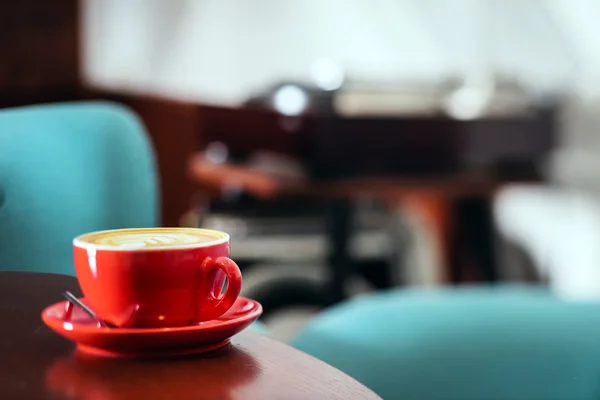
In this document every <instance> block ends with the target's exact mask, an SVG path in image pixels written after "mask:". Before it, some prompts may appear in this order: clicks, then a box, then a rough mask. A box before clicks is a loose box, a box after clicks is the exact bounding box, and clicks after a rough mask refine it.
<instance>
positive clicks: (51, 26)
mask: <svg viewBox="0 0 600 400" xmlns="http://www.w3.org/2000/svg"><path fill="white" fill-rule="evenodd" d="M599 13H600V3H598V2H596V1H593V0H576V1H572V0H530V1H527V2H524V1H517V0H510V1H501V0H418V1H417V0H377V1H362V0H286V1H277V0H255V1H252V2H248V1H244V0H229V1H217V0H169V1H166V0H118V1H117V0H79V1H77V0H60V1H54V2H45V1H39V0H38V1H35V0H23V1H19V2H1V3H0V31H1V32H2V34H1V35H0V107H3V108H7V107H15V106H23V105H30V104H40V103H50V102H59V101H80V100H108V101H115V102H119V103H122V104H125V105H127V106H128V107H130V108H131V109H132V110H133V111H134V112H135V113H136V114H137V115H138V116H139V117H140V119H141V121H142V122H143V124H144V126H145V127H146V129H147V131H148V134H149V136H150V138H151V142H152V144H153V147H154V151H155V154H156V161H157V164H158V173H159V187H160V207H161V208H160V216H161V219H160V223H161V224H162V225H165V226H197V227H208V228H215V229H221V230H225V231H227V232H229V233H230V234H231V235H232V258H234V259H235V260H236V261H237V262H238V263H239V264H240V266H241V267H242V268H243V272H244V279H245V287H244V293H245V294H246V295H248V296H251V297H254V298H256V299H258V300H259V301H261V303H262V304H263V305H264V307H265V314H264V318H263V320H264V322H265V323H266V324H267V326H268V328H269V329H270V330H271V332H272V334H273V335H274V336H275V337H278V338H281V339H283V340H288V339H289V338H291V337H293V336H294V335H295V334H296V333H297V332H298V331H299V330H300V329H301V328H302V326H304V324H305V323H306V322H307V321H309V320H310V319H311V318H313V316H314V315H315V314H317V313H319V311H321V310H323V309H324V308H326V307H329V306H331V305H335V304H337V303H340V302H341V301H343V300H345V299H348V298H352V297H355V296H360V295H361V294H364V293H368V292H373V291H376V290H383V289H387V288H392V287H414V286H418V287H423V288H431V287H440V286H449V285H466V284H473V283H474V282H477V283H483V284H493V283H498V282H515V281H516V282H528V283H531V282H533V283H536V284H542V285H547V286H548V287H549V288H551V289H552V290H553V291H554V292H555V293H557V294H558V295H560V296H562V297H564V298H568V299H573V300H581V299H595V298H598V297H600V269H599V268H598V264H599V262H600V212H599V208H598V206H599V204H600V203H599V201H600V179H598V178H599V177H600V157H599V156H600V136H599V135H597V132H596V131H597V126H598V120H599V119H600V117H599V116H598V115H600V114H599V113H598V112H597V110H598V107H599V102H600V51H598V46H597V43H596V42H597V41H596V40H595V38H597V37H598V36H599V35H600V26H599V25H598V24H597V23H596V20H595V16H596V15H598V14H599Z"/></svg>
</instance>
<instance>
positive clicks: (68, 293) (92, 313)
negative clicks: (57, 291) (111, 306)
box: [63, 290, 107, 326]
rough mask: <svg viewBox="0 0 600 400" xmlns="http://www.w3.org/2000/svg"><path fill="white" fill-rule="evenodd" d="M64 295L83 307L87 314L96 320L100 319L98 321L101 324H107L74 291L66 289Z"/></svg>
mask: <svg viewBox="0 0 600 400" xmlns="http://www.w3.org/2000/svg"><path fill="white" fill-rule="evenodd" d="M63 297H64V298H65V299H67V300H68V301H69V302H71V303H73V304H75V305H76V306H77V307H79V308H81V309H82V310H83V311H84V312H85V313H86V314H87V315H89V316H90V317H92V318H93V319H94V320H96V321H98V323H99V324H100V325H101V326H107V325H106V323H105V322H104V321H102V320H101V319H100V318H98V316H97V315H96V313H95V312H94V311H93V310H92V309H91V308H89V307H88V306H87V305H85V304H83V302H81V300H79V299H78V298H77V297H76V296H75V295H74V294H73V293H71V292H69V291H68V290H66V291H64V292H63Z"/></svg>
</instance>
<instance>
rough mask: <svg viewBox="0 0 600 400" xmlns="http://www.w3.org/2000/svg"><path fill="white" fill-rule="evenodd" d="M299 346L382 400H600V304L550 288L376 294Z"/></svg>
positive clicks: (314, 330) (339, 313) (346, 307)
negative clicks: (566, 299)
mask: <svg viewBox="0 0 600 400" xmlns="http://www.w3.org/2000/svg"><path fill="white" fill-rule="evenodd" d="M292 344H293V345H294V346H296V347H297V348H299V349H300V350H303V351H305V352H308V353H309V354H312V355H314V356H316V357H318V358H320V359H322V360H324V361H325V362H327V363H329V364H331V365H333V366H335V367H337V368H339V369H341V370H342V371H344V372H346V373H348V374H349V375H352V376H353V377H354V378H356V379H358V380H359V381H361V382H362V383H364V384H365V385H367V386H369V387H370V388H371V389H373V390H374V391H375V392H377V393H378V394H379V395H380V396H382V397H383V398H384V399H390V400H395V399H415V400H417V399H418V400H429V399H436V400H442V399H486V400H492V399H501V400H511V399H514V400H532V399H540V400H542V399H545V400H551V399H561V400H562V399H564V400H575V399H590V400H591V399H599V398H600V303H598V304H597V303H567V302H563V301H561V300H559V299H557V298H554V297H553V296H552V295H551V294H550V293H548V292H547V291H545V290H543V289H537V288H527V287H505V288H497V289H495V288H464V289H444V290H442V289H440V290H437V291H422V290H419V291H418V290H399V291H390V292H387V293H381V294H375V295H372V296H368V297H365V298H359V299H356V300H352V301H349V302H347V303H345V304H342V305H340V306H337V307H335V308H333V309H331V310H329V311H326V312H324V313H323V314H322V315H320V316H318V317H317V318H316V319H315V320H314V321H313V322H312V323H311V324H309V326H308V327H307V328H306V330H305V331H304V332H303V333H301V334H300V335H299V336H298V337H297V338H296V339H295V340H294V341H293V342H292Z"/></svg>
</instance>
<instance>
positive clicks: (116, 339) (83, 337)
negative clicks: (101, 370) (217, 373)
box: [42, 297, 262, 357]
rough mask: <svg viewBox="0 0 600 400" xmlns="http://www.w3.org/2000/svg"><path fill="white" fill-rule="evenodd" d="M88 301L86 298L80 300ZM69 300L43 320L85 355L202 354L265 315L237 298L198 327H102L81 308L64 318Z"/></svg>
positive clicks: (255, 304)
mask: <svg viewBox="0 0 600 400" xmlns="http://www.w3.org/2000/svg"><path fill="white" fill-rule="evenodd" d="M81 300H82V301H84V302H85V299H81ZM66 305H67V302H66V301H63V302H60V303H56V304H53V305H51V306H49V307H47V308H46V309H45V310H44V311H42V320H43V321H44V323H45V324H46V325H48V327H50V328H51V329H52V330H54V331H55V332H56V333H58V334H59V335H61V336H64V337H65V338H67V339H69V340H72V341H73V342H75V343H77V348H78V350H80V351H83V352H86V353H92V354H96V355H104V356H118V357H165V356H177V355H188V354H197V353H203V352H206V351H210V350H215V349H218V348H220V347H223V346H225V345H227V344H228V343H229V339H230V338H231V337H232V336H233V335H235V334H237V333H239V332H241V331H242V330H244V329H245V328H246V327H248V325H250V324H251V323H252V322H254V321H255V320H256V319H257V318H258V317H259V316H260V315H261V314H262V306H261V305H260V303H258V302H256V301H254V300H251V299H248V298H245V297H238V299H237V300H236V302H235V303H234V305H233V307H231V308H230V309H229V311H227V312H226V313H225V314H223V315H222V316H221V317H219V318H217V319H215V320H212V321H206V322H200V323H198V324H197V325H191V326H183V327H174V328H152V329H146V328H137V329H136V328H106V327H99V326H98V325H97V323H96V321H94V320H93V319H92V318H90V317H89V316H88V315H87V314H86V313H85V312H84V311H83V310H81V309H80V308H79V307H73V314H72V316H71V320H70V321H69V322H66V321H65V320H64V319H63V317H64V312H65V307H66Z"/></svg>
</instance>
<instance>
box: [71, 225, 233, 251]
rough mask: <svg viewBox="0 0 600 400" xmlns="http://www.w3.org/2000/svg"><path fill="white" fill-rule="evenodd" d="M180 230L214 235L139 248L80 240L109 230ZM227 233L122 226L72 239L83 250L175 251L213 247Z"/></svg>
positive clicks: (225, 240)
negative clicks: (200, 240)
mask: <svg viewBox="0 0 600 400" xmlns="http://www.w3.org/2000/svg"><path fill="white" fill-rule="evenodd" d="M161 229H165V230H171V231H172V230H180V231H182V232H189V231H195V232H198V233H204V234H205V235H209V236H213V235H214V236H216V237H215V239H214V240H210V241H206V242H197V243H185V244H177V245H170V246H156V247H141V248H121V247H115V246H109V245H105V244H97V243H90V242H86V241H84V240H82V238H83V237H84V236H88V235H95V234H102V233H111V232H123V231H156V230H161ZM229 239H230V237H229V234H227V233H225V232H223V231H219V230H216V229H204V228H184V227H157V228H123V229H106V230H100V231H94V232H86V233H83V234H81V235H79V236H77V237H75V238H74V239H73V246H74V247H78V248H80V249H84V250H101V251H115V252H125V253H132V252H147V251H176V250H191V249H202V248H206V247H213V246H217V245H221V244H224V243H228V242H229Z"/></svg>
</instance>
